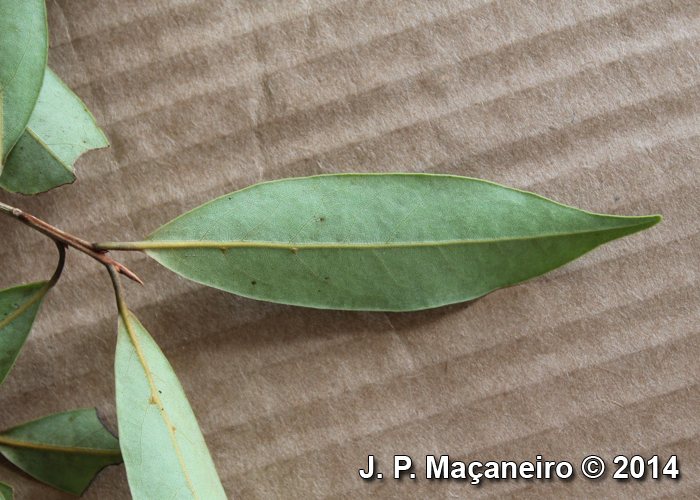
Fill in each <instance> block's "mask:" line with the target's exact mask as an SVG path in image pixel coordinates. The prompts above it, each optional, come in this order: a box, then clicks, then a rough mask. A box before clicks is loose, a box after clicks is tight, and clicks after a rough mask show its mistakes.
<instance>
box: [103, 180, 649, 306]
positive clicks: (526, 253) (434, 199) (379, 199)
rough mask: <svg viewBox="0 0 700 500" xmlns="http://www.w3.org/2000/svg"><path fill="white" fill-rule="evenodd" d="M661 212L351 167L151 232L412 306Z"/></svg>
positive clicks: (208, 257) (184, 249)
mask: <svg viewBox="0 0 700 500" xmlns="http://www.w3.org/2000/svg"><path fill="white" fill-rule="evenodd" d="M660 220H661V217H659V216H649V217H617V216H611V215H597V214H592V213H588V212H584V211H581V210H577V209H575V208H571V207H567V206H564V205H561V204H559V203H556V202H553V201H551V200H547V199H546V198H542V197H540V196H538V195H536V194H532V193H527V192H523V191H518V190H516V189H511V188H507V187H504V186H500V185H498V184H493V183H491V182H487V181H482V180H478V179H470V178H467V177H455V176H447V175H426V174H389V175H387V174H344V175H327V176H317V177H308V178H300V179H286V180H281V181H276V182H268V183H263V184H258V185H255V186H252V187H249V188H247V189H243V190H241V191H237V192H235V193H232V194H230V195H227V196H223V197H221V198H219V199H216V200H214V201H212V202H209V203H207V204H205V205H203V206H201V207H199V208H196V209H194V210H192V211H191V212H188V213H186V214H184V215H182V216H180V217H178V218H177V219H175V220H174V221H172V222H170V223H169V224H166V225H165V226H163V227H161V228H160V229H158V230H157V231H156V232H155V233H153V234H152V235H151V236H149V237H148V238H147V239H146V241H143V242H137V243H114V244H109V243H108V244H105V245H103V246H102V247H103V248H131V249H136V248H138V249H144V250H145V251H146V253H147V254H148V255H150V256H151V257H153V258H154V259H156V260H157V261H158V262H160V263H161V264H163V265H164V266H166V267H168V268H170V269H172V270H173V271H175V272H176V273H179V274H181V275H182V276H184V277H186V278H189V279H192V280H194V281H196V282H198V283H203V284H205V285H209V286H213V287H216V288H220V289H222V290H227V291H229V292H234V293H237V294H239V295H243V296H245V297H252V298H256V299H262V300H269V301H273V302H282V303H285V304H295V305H301V306H309V307H318V308H333V309H359V310H389V311H409V310H417V309H425V308H430V307H436V306H441V305H445V304H451V303H455V302H462V301H465V300H470V299H474V298H476V297H479V296H481V295H484V294H486V293H488V292H490V291H492V290H495V289H497V288H501V287H505V286H509V285H514V284H516V283H520V282H522V281H525V280H528V279H530V278H534V277H536V276H540V275H542V274H545V273H547V272H549V271H551V270H553V269H556V268H558V267H560V266H563V265H564V264H566V263H567V262H569V261H571V260H574V259H576V258H578V257H580V256H581V255H583V254H585V253H586V252H589V251H591V250H593V249H594V248H596V247H598V246H600V245H602V244H603V243H606V242H608V241H611V240H614V239H616V238H620V237H622V236H626V235H629V234H632V233H636V232H637V231H641V230H643V229H646V228H649V227H651V226H653V225H654V224H656V223H658V222H659V221H660Z"/></svg>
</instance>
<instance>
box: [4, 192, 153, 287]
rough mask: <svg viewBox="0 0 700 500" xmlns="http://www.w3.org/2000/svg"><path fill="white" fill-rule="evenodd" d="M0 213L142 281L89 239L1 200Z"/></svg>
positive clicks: (133, 278) (129, 276)
mask: <svg viewBox="0 0 700 500" xmlns="http://www.w3.org/2000/svg"><path fill="white" fill-rule="evenodd" d="M0 213H4V214H6V215H8V216H10V217H13V218H15V219H17V220H18V221H20V222H22V223H23V224H26V225H27V226H29V227H31V228H32V229H35V230H37V231H39V232H40V233H42V234H44V235H46V236H48V237H49V238H51V239H52V240H54V241H56V242H60V243H62V244H64V245H66V246H69V247H73V248H75V249H76V250H79V251H81V252H83V253H84V254H86V255H89V256H90V257H92V258H93V259H95V260H96V261H98V262H101V263H102V264H103V265H105V266H107V267H109V266H112V267H114V268H115V269H116V270H117V271H118V272H120V273H121V274H123V275H124V276H126V277H128V278H131V279H132V280H134V281H136V282H138V283H141V284H143V281H141V279H140V278H139V277H138V276H136V274H134V273H133V272H131V271H130V270H129V269H127V268H126V267H125V266H123V265H122V264H120V263H119V262H117V261H115V260H113V259H111V258H109V257H107V255H105V254H106V253H107V251H106V250H100V249H97V248H95V244H94V243H90V242H89V241H86V240H84V239H82V238H78V237H77V236H73V235H72V234H68V233H66V232H65V231H61V230H60V229H58V228H56V227H54V226H52V225H51V224H47V223H46V222H44V221H43V220H41V219H38V218H36V217H34V216H33V215H30V214H28V213H25V212H23V211H22V210H20V209H19V208H14V207H11V206H10V205H6V204H5V203H2V202H0Z"/></svg>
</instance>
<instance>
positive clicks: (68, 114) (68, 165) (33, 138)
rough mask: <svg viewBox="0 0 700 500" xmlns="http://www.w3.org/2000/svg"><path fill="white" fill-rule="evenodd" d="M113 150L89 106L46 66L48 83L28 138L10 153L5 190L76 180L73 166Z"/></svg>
mask: <svg viewBox="0 0 700 500" xmlns="http://www.w3.org/2000/svg"><path fill="white" fill-rule="evenodd" d="M107 146H109V142H108V141H107V138H106V137H105V135H104V134H103V133H102V131H101V130H100V128H99V127H98V126H97V124H96V123H95V119H94V118H93V116H92V114H91V113H90V111H88V109H87V108H86V107H85V105H84V104H83V102H82V101H81V100H80V98H79V97H78V96H76V95H75V94H74V93H73V92H72V91H71V90H70V89H69V88H68V87H66V85H65V84H64V83H63V82H62V81H61V80H60V79H59V78H58V77H57V76H56V75H55V74H54V73H53V71H51V70H50V69H49V68H46V74H45V76H44V84H43V86H42V88H41V93H40V94H39V99H38V100H37V102H36V106H35V107H34V111H33V112H32V116H31V118H30V119H29V123H27V128H26V129H25V131H24V133H23V134H22V136H21V137H20V138H19V140H18V141H17V144H16V145H15V147H14V148H13V149H12V151H11V152H10V154H9V156H8V157H7V160H6V162H5V168H4V169H3V171H2V175H0V186H2V187H3V188H5V189H6V190H8V191H10V192H13V193H16V192H19V193H22V194H35V193H41V192H43V191H47V190H49V189H51V188H53V187H56V186H60V185H62V184H68V183H70V182H73V181H74V180H75V174H74V168H73V163H74V162H75V160H77V159H78V157H79V156H80V155H82V154H83V153H84V152H86V151H88V150H90V149H96V148H105V147H107Z"/></svg>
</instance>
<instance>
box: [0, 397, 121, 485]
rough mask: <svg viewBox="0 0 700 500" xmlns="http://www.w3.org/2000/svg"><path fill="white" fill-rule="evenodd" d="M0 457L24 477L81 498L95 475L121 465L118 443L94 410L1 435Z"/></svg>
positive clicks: (48, 418)
mask: <svg viewBox="0 0 700 500" xmlns="http://www.w3.org/2000/svg"><path fill="white" fill-rule="evenodd" d="M0 453H2V454H3V455H5V457H6V458H7V459H8V460H9V461H10V462H12V463H13V464H15V465H16V466H17V467H19V468H20V469H22V470H23V471H25V472H26V473H27V474H30V475H31V476H33V477H35V478H36V479H39V480H40V481H43V482H45V483H47V484H50V485H51V486H54V487H56V488H59V489H61V490H64V491H67V492H69V493H73V494H75V495H80V494H82V493H83V491H85V489H87V487H88V486H89V485H90V482H91V481H92V479H93V478H94V477H95V475H96V474H97V473H98V472H99V471H100V470H102V469H103V468H104V467H106V466H108V465H113V464H118V463H121V461H122V460H121V453H120V451H119V442H118V441H117V439H116V438H115V437H114V436H112V434H110V433H109V431H107V429H105V427H104V426H103V425H102V422H101V421H100V419H99V418H98V416H97V412H96V411H95V409H94V408H85V409H80V410H72V411H68V412H63V413H56V414H54V415H48V416H46V417H43V418H40V419H38V420H34V421H32V422H26V423H24V424H21V425H18V426H16V427H13V428H12V429H8V430H6V431H4V432H2V433H0Z"/></svg>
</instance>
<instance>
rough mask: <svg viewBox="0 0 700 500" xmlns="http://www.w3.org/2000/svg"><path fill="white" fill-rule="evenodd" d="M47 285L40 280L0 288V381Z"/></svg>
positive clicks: (27, 331)
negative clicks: (0, 289)
mask: <svg viewBox="0 0 700 500" xmlns="http://www.w3.org/2000/svg"><path fill="white" fill-rule="evenodd" d="M48 286H49V282H48V281H41V282H39V283H32V284H29V285H21V286H15V287H12V288H8V289H6V290H2V291H0V384H2V383H3V381H4V380H5V378H6V377H7V374H8V373H9V372H10V369H12V365H14V364H15V360H16V359H17V356H18V355H19V351H20V350H21V349H22V346H23V345H24V342H25V341H26V340H27V336H28V335H29V332H30V331H31V330H32V325H33V324H34V320H35V319H36V315H37V313H38V312H39V308H40V307H41V303H42V302H43V301H44V297H45V296H46V292H47V291H48Z"/></svg>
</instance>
